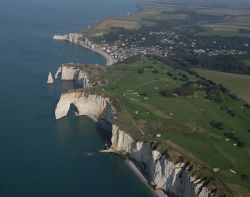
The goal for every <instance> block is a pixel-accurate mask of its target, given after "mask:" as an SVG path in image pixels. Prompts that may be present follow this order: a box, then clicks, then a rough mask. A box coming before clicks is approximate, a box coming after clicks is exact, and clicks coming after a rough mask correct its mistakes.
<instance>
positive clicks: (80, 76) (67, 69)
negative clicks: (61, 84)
mask: <svg viewBox="0 0 250 197" xmlns="http://www.w3.org/2000/svg"><path fill="white" fill-rule="evenodd" d="M55 79H61V80H70V81H75V82H77V83H78V84H79V85H81V86H82V87H83V88H87V87H91V86H92V85H91V83H89V76H88V74H87V73H86V72H84V71H83V70H81V69H79V68H75V67H74V66H73V64H72V65H71V64H67V65H66V64H63V65H62V66H60V67H59V68H58V70H57V72H56V74H55Z"/></svg>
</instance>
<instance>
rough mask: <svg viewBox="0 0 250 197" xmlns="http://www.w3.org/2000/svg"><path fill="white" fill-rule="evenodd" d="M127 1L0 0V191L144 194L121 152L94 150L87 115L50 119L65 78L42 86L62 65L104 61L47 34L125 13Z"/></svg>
mask: <svg viewBox="0 0 250 197" xmlns="http://www.w3.org/2000/svg"><path fill="white" fill-rule="evenodd" d="M134 3H135V2H134V1H133V0H0V91H1V92H0V197H40V196H41V197H44V196H46V197H57V196H60V197H78V196H152V194H151V192H150V191H149V190H148V188H147V187H145V185H144V184H143V183H142V182H141V181H140V180H139V178H138V177H136V175H134V173H133V172H132V171H131V170H130V169H129V168H128V166H126V165H125V163H124V159H123V158H120V157H119V156H117V155H113V154H104V153H99V152H98V148H100V147H101V146H102V145H103V143H104V141H103V137H102V135H103V132H104V131H102V130H100V129H98V128H97V127H96V125H95V123H94V122H93V121H92V120H90V119H89V118H87V117H80V118H69V117H68V118H64V119H61V120H59V121H55V118H54V109H55V106H56V103H57V101H58V99H59V96H60V94H61V93H62V92H63V91H65V90H66V89H68V88H71V87H72V83H70V82H61V83H56V84H53V85H50V86H48V85H47V84H46V80H47V75H48V72H49V71H52V72H55V71H56V69H57V68H58V66H59V65H60V64H62V63H65V62H79V63H105V59H104V58H103V57H102V56H100V55H98V54H96V53H93V52H91V51H89V50H87V49H83V48H81V47H79V46H75V45H72V44H69V43H67V42H55V41H53V40H52V39H51V37H52V35H53V34H55V33H66V32H70V31H72V30H77V29H79V28H81V27H86V26H87V25H89V24H93V23H94V22H96V21H98V20H100V19H101V18H103V17H105V16H110V15H125V14H126V13H127V12H131V11H135V7H134ZM89 153H91V154H89Z"/></svg>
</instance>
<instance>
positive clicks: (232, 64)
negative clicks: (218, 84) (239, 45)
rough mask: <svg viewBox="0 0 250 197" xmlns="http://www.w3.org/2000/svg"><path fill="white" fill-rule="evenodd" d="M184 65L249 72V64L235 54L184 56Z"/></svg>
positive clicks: (232, 71)
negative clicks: (185, 62)
mask: <svg viewBox="0 0 250 197" xmlns="http://www.w3.org/2000/svg"><path fill="white" fill-rule="evenodd" d="M185 61H187V64H186V66H189V67H190V66H192V67H201V68H205V69H209V70H217V71H223V72H230V73H239V74H248V75H249V74H250V65H248V64H247V63H246V62H245V61H244V58H242V57H237V56H221V55H220V56H211V57H210V56H207V55H197V56H189V57H185Z"/></svg>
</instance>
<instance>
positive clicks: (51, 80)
mask: <svg viewBox="0 0 250 197" xmlns="http://www.w3.org/2000/svg"><path fill="white" fill-rule="evenodd" d="M47 83H48V84H51V83H54V79H53V77H52V74H51V72H50V73H49V75H48V80H47Z"/></svg>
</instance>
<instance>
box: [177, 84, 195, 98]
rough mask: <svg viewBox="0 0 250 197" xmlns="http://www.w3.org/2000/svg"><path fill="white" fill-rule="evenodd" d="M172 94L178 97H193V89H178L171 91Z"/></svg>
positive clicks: (187, 87)
mask: <svg viewBox="0 0 250 197" xmlns="http://www.w3.org/2000/svg"><path fill="white" fill-rule="evenodd" d="M173 92H174V93H175V94H177V95H178V96H191V95H194V93H195V89H194V88H193V87H192V86H186V87H183V86H182V87H179V88H175V89H173Z"/></svg>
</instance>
